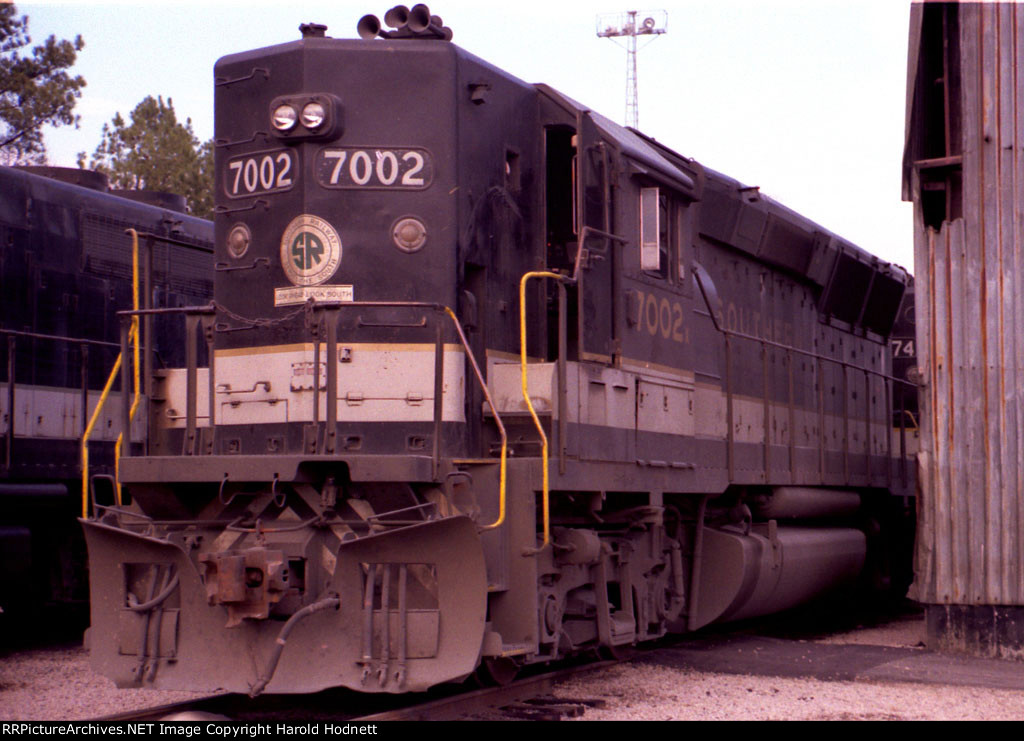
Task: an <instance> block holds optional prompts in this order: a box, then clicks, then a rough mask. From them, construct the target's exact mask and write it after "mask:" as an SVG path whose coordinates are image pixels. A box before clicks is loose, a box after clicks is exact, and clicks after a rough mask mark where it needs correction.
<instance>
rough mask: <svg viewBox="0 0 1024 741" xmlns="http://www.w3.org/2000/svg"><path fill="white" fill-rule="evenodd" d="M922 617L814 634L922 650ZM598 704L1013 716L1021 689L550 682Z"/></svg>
mask: <svg viewBox="0 0 1024 741" xmlns="http://www.w3.org/2000/svg"><path fill="white" fill-rule="evenodd" d="M924 638H925V626H924V620H923V619H921V618H915V619H906V618H904V619H899V620H896V621H894V622H892V623H890V624H888V625H883V626H876V627H868V628H860V629H857V630H853V631H849V632H846V633H840V634H836V635H831V636H828V637H825V638H820V639H815V641H814V642H815V643H825V644H833V645H852V644H856V645H868V646H893V647H901V648H919V649H923V646H924ZM554 694H555V695H556V696H557V697H560V698H594V699H602V700H604V701H605V702H606V707H604V708H593V709H588V710H587V712H586V714H585V715H584V716H583V717H582V718H581V720H1020V719H1021V718H1024V691H1012V690H994V689H986V688H979V687H949V686H940V685H934V684H915V683H910V682H893V683H883V682H864V681H858V682H839V681H822V680H817V679H795V678H786V677H769V676H754V675H738V674H714V673H708V672H698V671H692V670H685V669H673V668H670V667H664V666H652V665H648V664H643V663H632V664H622V665H619V666H616V667H613V668H612V669H610V670H607V671H605V672H601V673H600V674H595V675H592V676H583V677H580V678H574V679H572V680H569V681H568V682H566V683H564V684H562V685H560V686H559V687H558V688H556V691H555V693H554Z"/></svg>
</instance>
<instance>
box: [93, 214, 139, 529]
mask: <svg viewBox="0 0 1024 741" xmlns="http://www.w3.org/2000/svg"><path fill="white" fill-rule="evenodd" d="M127 232H128V233H129V234H130V235H131V237H132V309H133V310H134V311H138V309H139V234H138V232H136V231H135V230H134V229H128V230H127ZM128 341H129V342H132V343H133V345H134V353H133V354H134V359H135V373H134V377H135V396H134V399H133V400H132V407H131V410H130V412H129V415H128V420H129V423H130V422H131V419H132V417H134V416H135V411H136V409H138V406H139V385H140V384H139V317H138V316H137V315H133V316H132V323H131V327H130V328H129V330H128ZM122 355H123V353H118V354H117V360H115V361H114V367H113V369H112V370H111V371H110V376H109V377H108V378H107V383H106V385H105V386H104V387H103V392H102V393H101V394H100V399H99V402H98V403H97V404H96V409H94V410H93V413H92V416H91V417H90V418H89V424H88V425H86V428H85V432H83V433H82V517H83V518H86V517H88V516H89V437H90V436H91V435H92V431H93V428H94V427H95V426H96V422H97V420H99V418H100V412H101V411H102V409H103V405H104V404H106V402H107V397H108V396H109V395H110V389H111V388H113V386H114V379H115V378H117V373H118V371H120V370H121V362H122V360H123V358H122ZM86 411H88V410H87V409H83V410H82V413H83V414H84V413H85V412H86ZM123 438H124V431H123V430H122V431H121V434H120V435H118V436H117V443H116V444H115V445H114V481H115V484H116V493H117V503H118V505H120V504H121V479H120V466H119V459H120V457H121V443H122V440H123Z"/></svg>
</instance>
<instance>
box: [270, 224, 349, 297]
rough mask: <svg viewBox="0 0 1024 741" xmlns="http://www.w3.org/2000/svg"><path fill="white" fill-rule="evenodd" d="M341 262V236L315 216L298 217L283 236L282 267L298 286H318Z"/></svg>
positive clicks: (332, 273)
mask: <svg viewBox="0 0 1024 741" xmlns="http://www.w3.org/2000/svg"><path fill="white" fill-rule="evenodd" d="M340 264H341V237H339V236H338V233H337V232H336V231H334V227H332V226H331V225H330V224H329V223H327V222H326V221H324V220H323V219H320V218H317V217H316V216H310V215H308V214H303V215H302V216H296V217H295V218H294V219H292V221H291V223H290V224H288V228H287V229H285V230H284V236H282V237H281V266H282V267H283V268H284V272H285V275H287V276H288V280H290V281H291V282H292V283H294V284H295V285H297V286H315V285H317V284H319V283H323V282H324V281H325V280H327V279H328V278H330V277H331V276H332V275H334V271H336V270H337V269H338V265H340Z"/></svg>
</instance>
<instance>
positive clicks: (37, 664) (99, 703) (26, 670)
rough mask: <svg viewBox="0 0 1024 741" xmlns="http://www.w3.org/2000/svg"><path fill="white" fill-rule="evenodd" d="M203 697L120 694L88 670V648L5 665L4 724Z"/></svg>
mask: <svg viewBox="0 0 1024 741" xmlns="http://www.w3.org/2000/svg"><path fill="white" fill-rule="evenodd" d="M194 697H203V695H202V694H201V693H198V692H163V691H152V690H119V689H117V688H116V687H114V683H113V682H112V681H110V680H109V679H106V678H105V677H101V676H99V675H98V674H96V673H95V672H93V671H92V669H90V668H89V655H88V652H87V651H86V650H85V649H84V648H50V649H35V650H29V651H20V652H17V653H12V654H9V655H7V656H4V657H2V659H0V720H88V719H90V718H97V717H100V716H105V715H113V714H115V713H124V712H128V711H130V710H139V709H142V708H147V707H153V706H155V705H164V704H167V703H172V702H183V701H185V700H189V699H191V698H194Z"/></svg>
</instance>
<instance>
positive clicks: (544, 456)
mask: <svg viewBox="0 0 1024 741" xmlns="http://www.w3.org/2000/svg"><path fill="white" fill-rule="evenodd" d="M530 278H554V279H555V280H565V276H564V275H559V274H558V273H550V272H548V271H546V270H534V271H531V272H529V273H525V274H524V275H523V277H522V279H521V280H520V281H519V370H520V376H521V379H522V382H523V399H524V400H525V401H526V408H527V409H529V410H530V416H531V417H533V424H534V425H535V426H536V427H537V432H538V433H540V441H541V470H542V471H543V478H542V490H543V497H544V499H543V501H544V545H547V544H548V542H549V541H550V540H551V510H550V506H549V501H548V500H549V494H550V492H549V488H548V436H547V435H545V434H544V427H543V426H542V425H541V423H540V418H539V417H537V412H536V411H535V410H534V408H533V402H531V401H530V392H529V391H528V390H527V388H526V281H528V280H529V279H530ZM559 413H560V414H561V413H562V410H559Z"/></svg>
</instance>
